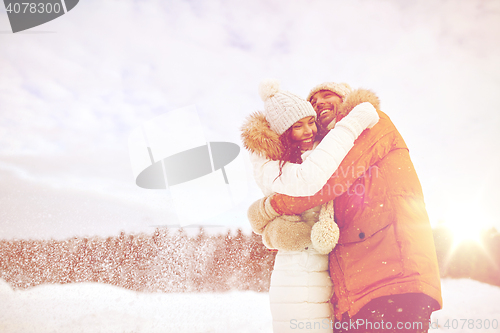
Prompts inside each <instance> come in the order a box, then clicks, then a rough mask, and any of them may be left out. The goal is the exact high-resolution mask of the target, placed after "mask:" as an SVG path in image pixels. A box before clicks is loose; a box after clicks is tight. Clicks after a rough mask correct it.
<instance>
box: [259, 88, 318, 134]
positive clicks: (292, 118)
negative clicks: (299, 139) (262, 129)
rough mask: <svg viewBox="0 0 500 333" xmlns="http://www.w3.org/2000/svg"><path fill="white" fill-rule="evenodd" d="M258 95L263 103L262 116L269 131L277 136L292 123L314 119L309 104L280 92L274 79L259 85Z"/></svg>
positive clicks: (289, 93)
mask: <svg viewBox="0 0 500 333" xmlns="http://www.w3.org/2000/svg"><path fill="white" fill-rule="evenodd" d="M259 95H260V98H262V100H263V101H264V114H265V116H266V120H267V121H268V122H269V125H270V127H271V129H272V130H273V131H274V132H276V133H277V134H278V135H281V134H283V133H284V132H285V131H286V130H287V129H289V128H290V126H292V125H293V124H294V123H296V122H297V121H299V120H300V119H302V118H305V117H311V116H312V117H314V118H316V111H314V109H313V107H312V105H311V103H309V102H308V101H306V100H304V99H303V98H300V97H299V96H297V95H295V94H292V93H291V92H288V91H285V90H280V83H279V81H278V80H275V79H266V80H264V81H262V82H261V83H260V85H259Z"/></svg>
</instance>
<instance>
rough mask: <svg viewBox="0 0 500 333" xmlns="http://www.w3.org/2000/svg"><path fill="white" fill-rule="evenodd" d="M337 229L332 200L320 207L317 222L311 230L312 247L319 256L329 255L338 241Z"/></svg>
mask: <svg viewBox="0 0 500 333" xmlns="http://www.w3.org/2000/svg"><path fill="white" fill-rule="evenodd" d="M339 235H340V234H339V227H338V226H337V223H335V220H334V214H333V200H332V201H329V202H327V203H326V204H324V205H323V206H322V207H321V212H320V214H319V221H318V222H316V223H315V224H314V226H313V227H312V230H311V242H312V244H313V247H314V248H315V249H316V251H318V252H319V253H321V254H328V253H330V252H331V251H332V250H333V249H334V248H335V246H336V245H337V243H338V241H339Z"/></svg>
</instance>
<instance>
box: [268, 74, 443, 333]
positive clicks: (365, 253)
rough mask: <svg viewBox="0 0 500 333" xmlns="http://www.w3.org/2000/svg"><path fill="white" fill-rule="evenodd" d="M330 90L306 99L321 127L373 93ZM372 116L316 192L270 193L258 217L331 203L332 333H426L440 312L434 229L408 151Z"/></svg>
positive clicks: (385, 121)
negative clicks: (335, 235)
mask: <svg viewBox="0 0 500 333" xmlns="http://www.w3.org/2000/svg"><path fill="white" fill-rule="evenodd" d="M335 87H336V84H335V83H324V84H321V85H319V86H317V87H315V88H314V89H313V90H312V91H311V93H310V94H309V97H308V100H309V101H310V102H311V104H312V105H313V107H314V109H315V111H316V112H317V114H318V119H319V122H320V125H324V124H330V123H331V120H332V119H335V118H336V120H337V121H339V120H340V119H341V118H342V117H344V116H345V114H342V110H349V109H352V107H350V106H352V104H357V103H359V102H360V101H366V98H367V97H366V95H367V94H368V95H370V94H373V93H371V92H369V91H366V90H357V91H354V92H351V93H349V94H348V95H347V96H346V98H345V100H342V97H341V96H339V95H338V94H337V93H335V91H336V89H335ZM369 97H370V96H369ZM374 98H377V97H376V96H375V97H374ZM368 99H369V98H368ZM377 111H378V113H379V116H380V121H379V122H378V124H376V125H375V126H374V127H373V128H372V129H371V130H369V131H364V132H363V133H362V134H361V135H360V136H359V138H358V139H357V140H356V141H355V144H354V147H353V148H352V149H351V151H350V152H349V153H348V154H347V156H346V157H345V159H344V160H343V161H342V163H341V164H340V167H339V168H338V170H337V171H336V173H335V174H334V175H333V176H332V177H331V178H330V180H329V181H328V183H327V184H326V185H325V186H324V187H323V189H322V190H321V191H320V192H318V193H317V194H316V195H314V196H311V197H289V196H286V195H282V194H275V195H274V196H271V197H269V198H268V199H266V201H267V204H266V205H264V207H267V209H266V212H263V213H265V214H264V215H267V216H268V218H274V217H276V216H279V215H294V214H300V213H302V212H304V211H305V210H307V209H310V208H312V207H316V206H318V205H320V204H323V203H325V202H328V201H330V200H333V199H335V202H334V206H335V222H336V223H337V224H338V226H339V228H340V239H339V242H338V244H337V246H336V247H335V248H334V250H333V251H332V252H331V253H330V275H331V278H332V281H333V284H334V289H335V294H334V296H333V298H332V304H333V305H334V309H335V317H336V322H335V324H334V325H335V331H336V332H378V331H381V332H394V331H395V332H398V331H399V330H401V332H427V330H428V324H429V320H430V315H431V313H432V311H435V310H438V309H440V308H441V306H442V299H441V286H440V279H439V270H438V264H437V258H436V251H435V247H434V241H433V237H432V229H431V226H430V223H429V218H428V216H427V212H426V210H425V204H424V197H423V193H422V188H421V185H420V182H419V180H418V177H417V174H416V172H415V169H414V167H413V163H412V162H411V159H410V155H409V152H408V148H407V147H406V144H405V142H404V140H403V138H402V137H401V135H400V134H399V132H398V131H397V129H396V127H395V126H394V124H393V123H392V122H391V120H390V119H389V117H388V116H387V115H386V114H384V113H383V112H381V111H379V110H377ZM270 206H272V208H271V207H270ZM273 210H274V211H273Z"/></svg>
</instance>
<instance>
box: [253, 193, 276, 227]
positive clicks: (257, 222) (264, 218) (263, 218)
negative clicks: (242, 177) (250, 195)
mask: <svg viewBox="0 0 500 333" xmlns="http://www.w3.org/2000/svg"><path fill="white" fill-rule="evenodd" d="M247 216H248V220H249V221H250V225H251V226H252V230H253V231H254V232H255V233H256V234H258V235H262V232H263V231H264V228H265V227H266V225H267V224H268V223H269V222H271V221H272V220H274V218H276V217H277V216H279V214H278V213H276V211H275V210H274V209H273V206H271V196H269V197H264V198H262V199H259V200H257V201H255V202H254V203H253V204H252V205H250V207H249V208H248V212H247Z"/></svg>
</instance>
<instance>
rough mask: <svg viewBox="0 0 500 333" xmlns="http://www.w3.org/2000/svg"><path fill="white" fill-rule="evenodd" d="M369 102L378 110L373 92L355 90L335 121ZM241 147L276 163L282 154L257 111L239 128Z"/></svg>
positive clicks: (262, 114) (265, 122) (378, 103)
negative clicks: (359, 105)
mask: <svg viewBox="0 0 500 333" xmlns="http://www.w3.org/2000/svg"><path fill="white" fill-rule="evenodd" d="M363 102H370V103H371V104H372V105H373V106H374V107H375V109H377V110H379V109H380V100H379V98H378V97H377V95H375V93H374V92H372V91H370V90H366V89H357V90H354V91H353V92H352V93H350V94H349V95H347V97H346V99H345V100H344V101H343V102H342V104H341V105H340V106H339V111H338V113H337V114H338V115H337V119H339V120H340V119H342V118H343V117H345V116H346V115H348V114H349V112H351V110H352V109H354V107H355V106H356V105H358V104H361V103H363ZM241 137H242V140H243V146H244V147H245V148H246V149H247V150H249V151H250V152H252V153H256V154H258V155H261V156H264V157H265V158H267V159H270V160H274V161H278V160H279V159H280V158H281V156H282V154H283V149H284V148H283V145H282V144H281V141H280V136H279V135H278V134H277V133H276V132H274V131H273V130H271V127H270V126H269V122H268V121H267V120H266V117H265V116H264V113H263V112H261V111H257V112H254V113H252V114H251V115H250V116H248V117H247V119H246V120H245V122H244V123H243V126H242V127H241Z"/></svg>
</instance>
